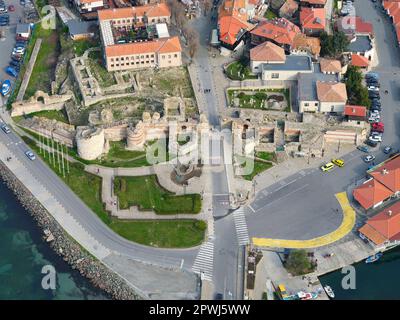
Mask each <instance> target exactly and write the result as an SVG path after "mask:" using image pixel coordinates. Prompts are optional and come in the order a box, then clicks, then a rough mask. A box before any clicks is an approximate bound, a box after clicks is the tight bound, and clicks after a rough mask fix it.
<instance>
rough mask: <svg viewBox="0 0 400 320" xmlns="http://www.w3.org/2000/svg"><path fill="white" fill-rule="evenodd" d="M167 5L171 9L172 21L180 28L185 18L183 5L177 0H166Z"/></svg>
mask: <svg viewBox="0 0 400 320" xmlns="http://www.w3.org/2000/svg"><path fill="white" fill-rule="evenodd" d="M167 5H168V7H169V9H170V11H171V18H172V21H173V22H174V23H175V25H176V26H177V27H178V28H182V27H183V25H184V24H185V22H186V20H187V19H186V12H185V6H184V5H183V4H182V3H181V2H178V0H167Z"/></svg>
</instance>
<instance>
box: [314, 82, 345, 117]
mask: <svg viewBox="0 0 400 320" xmlns="http://www.w3.org/2000/svg"><path fill="white" fill-rule="evenodd" d="M316 85H317V97H318V101H319V103H320V105H319V112H324V113H325V112H338V113H342V112H343V111H344V107H345V105H346V102H347V91H346V85H345V84H344V83H342V82H325V81H317V83H316Z"/></svg>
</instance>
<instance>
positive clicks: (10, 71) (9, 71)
mask: <svg viewBox="0 0 400 320" xmlns="http://www.w3.org/2000/svg"><path fill="white" fill-rule="evenodd" d="M6 72H7V74H9V75H10V76H12V77H14V78H16V77H18V72H17V70H15V69H14V68H13V67H11V66H8V67H7V68H6Z"/></svg>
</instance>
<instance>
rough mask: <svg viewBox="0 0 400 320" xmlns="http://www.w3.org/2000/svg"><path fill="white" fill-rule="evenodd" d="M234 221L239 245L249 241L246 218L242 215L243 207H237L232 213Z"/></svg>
mask: <svg viewBox="0 0 400 320" xmlns="http://www.w3.org/2000/svg"><path fill="white" fill-rule="evenodd" d="M233 219H234V221H235V229H236V235H237V237H238V242H239V245H240V246H244V245H246V244H248V243H249V242H250V239H249V232H248V230H247V223H246V218H245V216H244V209H243V208H239V209H237V210H236V211H235V212H234V213H233Z"/></svg>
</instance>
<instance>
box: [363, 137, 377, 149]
mask: <svg viewBox="0 0 400 320" xmlns="http://www.w3.org/2000/svg"><path fill="white" fill-rule="evenodd" d="M365 143H366V144H367V145H369V146H370V147H371V148H375V147H377V146H378V142H376V141H372V140H368V139H367V141H365Z"/></svg>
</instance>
